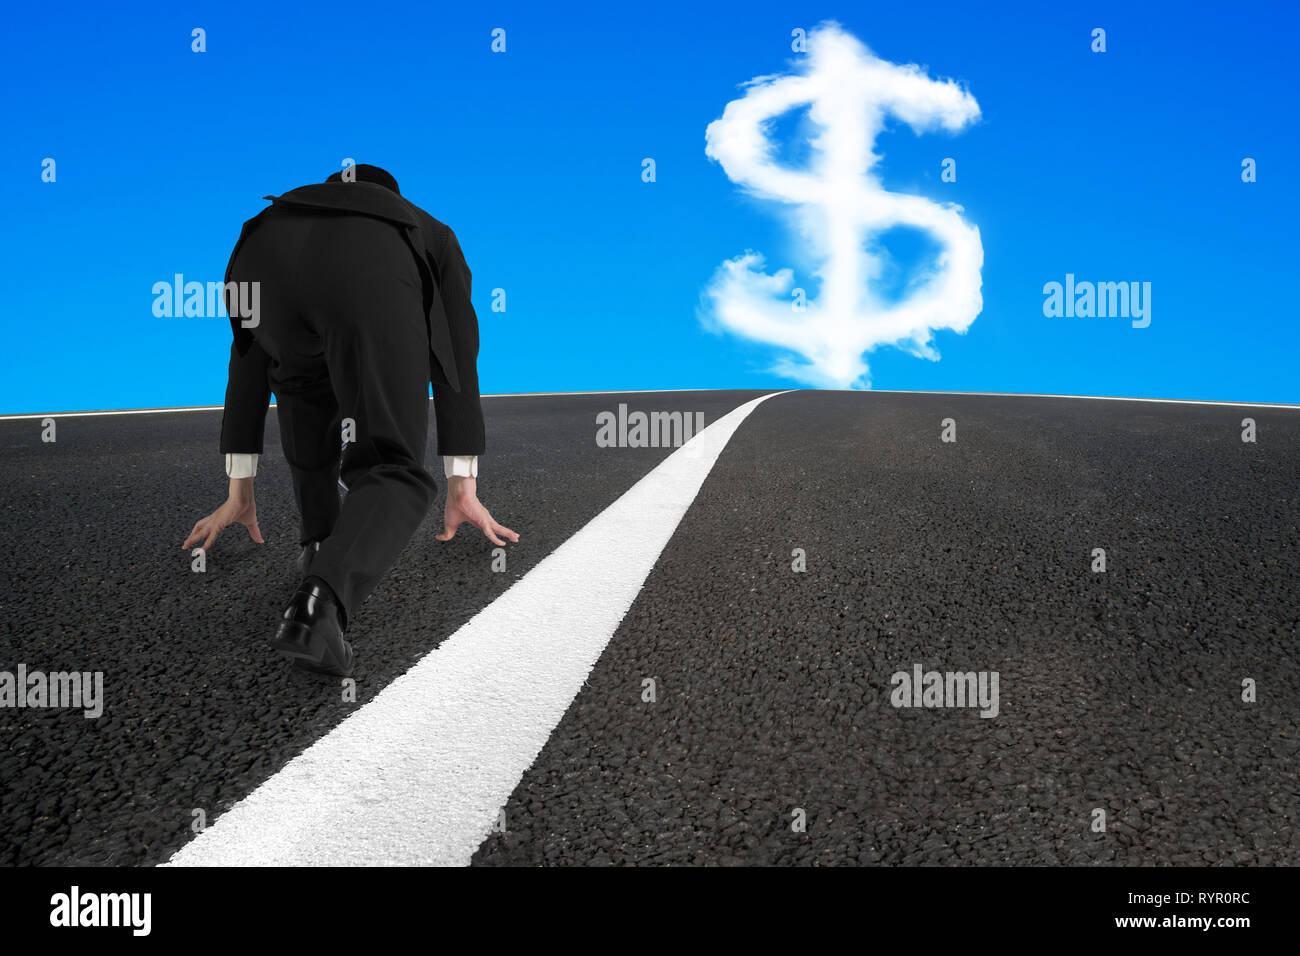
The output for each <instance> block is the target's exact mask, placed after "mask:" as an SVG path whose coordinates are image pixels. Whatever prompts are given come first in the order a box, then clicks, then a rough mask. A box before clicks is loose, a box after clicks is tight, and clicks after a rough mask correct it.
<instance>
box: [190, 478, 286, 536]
mask: <svg viewBox="0 0 1300 956" xmlns="http://www.w3.org/2000/svg"><path fill="white" fill-rule="evenodd" d="M236 521H238V522H239V523H240V524H242V525H243V526H244V527H245V528H247V529H248V536H249V537H250V538H252V539H253V540H254V541H256V542H257V543H258V544H265V543H266V542H265V541H264V540H263V539H262V531H261V529H260V528H258V527H257V503H256V502H255V501H254V500H253V479H252V478H231V479H230V497H229V498H227V499H226V503H225V504H223V505H222V506H221V507H220V508H218V509H217V510H216V511H214V512H212V514H210V515H208V516H207V517H206V518H200V519H199V520H198V523H197V524H195V525H194V530H193V531H191V532H190V536H189V537H188V538H186V539H185V543H184V544H183V545H181V548H182V549H187V548H189V547H190V546H191V545H192V544H193V543H194V542H195V541H199V540H202V541H203V544H202V548H203V550H204V551H207V550H209V549H210V548H211V547H212V542H214V541H216V540H217V535H219V534H221V532H222V531H224V530H225V529H226V527H228V526H229V525H232V524H234V523H235V522H236Z"/></svg>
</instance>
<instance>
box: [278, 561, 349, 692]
mask: <svg viewBox="0 0 1300 956" xmlns="http://www.w3.org/2000/svg"><path fill="white" fill-rule="evenodd" d="M344 627H345V615H344V613H343V612H342V610H340V608H339V606H338V602H337V601H335V599H334V592H333V591H331V590H330V587H329V585H328V584H326V583H325V582H324V581H322V580H321V579H320V578H314V577H313V578H308V579H307V580H305V581H303V583H302V584H300V585H299V586H298V590H297V592H296V593H295V594H294V596H293V599H292V600H291V601H290V602H289V606H288V607H287V608H285V609H284V615H283V616H282V617H281V618H280V626H279V627H278V628H277V629H276V632H275V637H274V639H272V641H271V646H272V647H274V648H275V649H276V650H277V651H279V652H280V653H281V654H283V655H285V656H286V657H289V658H291V659H292V660H293V663H294V666H295V667H300V668H302V669H303V670H309V671H315V672H316V673H319V674H335V675H337V676H339V677H347V676H348V675H349V674H351V673H352V667H353V664H354V663H355V661H356V658H355V657H354V655H353V653H352V645H351V644H349V643H348V642H347V641H345V640H344V639H343V629H344Z"/></svg>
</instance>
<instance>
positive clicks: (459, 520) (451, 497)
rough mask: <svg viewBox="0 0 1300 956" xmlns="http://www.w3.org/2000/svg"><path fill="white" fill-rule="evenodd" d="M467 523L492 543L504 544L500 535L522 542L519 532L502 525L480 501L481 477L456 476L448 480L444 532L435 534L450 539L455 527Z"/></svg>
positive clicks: (516, 542) (443, 539) (454, 534)
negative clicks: (479, 479)
mask: <svg viewBox="0 0 1300 956" xmlns="http://www.w3.org/2000/svg"><path fill="white" fill-rule="evenodd" d="M466 522H468V523H469V524H472V525H473V526H474V527H476V528H478V529H479V530H480V531H482V532H483V534H484V536H485V537H486V538H487V539H488V540H489V541H491V542H492V543H493V544H500V545H504V544H505V542H504V541H502V540H501V538H500V537H498V535H501V536H504V537H506V538H508V539H510V540H511V541H512V542H514V543H515V544H518V543H519V535H517V534H515V533H514V532H513V531H511V530H510V529H509V528H507V527H506V526H505V525H503V524H498V523H497V522H496V521H495V520H494V519H493V517H492V515H490V514H489V513H488V510H487V509H486V508H484V507H483V505H482V503H481V502H480V501H479V500H478V479H477V478H466V477H455V478H448V479H447V506H446V508H445V509H444V510H443V517H442V524H443V530H442V534H436V535H434V537H435V538H437V539H438V540H439V541H450V540H451V539H452V538H454V537H455V536H456V529H457V528H459V527H460V526H461V525H462V524H465V523H466Z"/></svg>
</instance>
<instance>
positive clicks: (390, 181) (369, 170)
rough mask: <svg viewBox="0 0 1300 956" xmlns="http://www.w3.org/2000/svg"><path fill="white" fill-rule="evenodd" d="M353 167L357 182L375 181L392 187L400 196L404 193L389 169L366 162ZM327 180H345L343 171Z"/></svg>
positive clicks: (330, 181) (328, 181) (385, 186)
mask: <svg viewBox="0 0 1300 956" xmlns="http://www.w3.org/2000/svg"><path fill="white" fill-rule="evenodd" d="M353 169H355V170H356V174H357V182H359V183H375V184H376V185H379V186H383V187H384V188H385V189H391V190H392V191H393V192H395V193H397V195H399V196H400V195H402V191H401V190H400V189H398V188H397V180H396V179H394V178H393V175H392V173H390V172H389V171H388V170H386V169H380V168H379V167H378V166H367V165H366V164H365V163H357V164H356V166H354V167H353ZM325 182H327V183H341V182H343V171H342V170H339V171H338V172H337V173H334V174H333V175H332V176H330V178H329V179H327V180H325Z"/></svg>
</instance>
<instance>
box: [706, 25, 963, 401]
mask: <svg viewBox="0 0 1300 956" xmlns="http://www.w3.org/2000/svg"><path fill="white" fill-rule="evenodd" d="M807 50H808V52H807V54H806V56H805V57H804V58H803V59H802V60H801V62H800V63H799V65H798V67H797V70H796V72H794V73H791V74H787V75H782V76H760V77H757V78H755V79H753V80H750V81H749V82H748V83H746V84H744V88H745V94H744V96H742V97H741V98H739V99H737V100H733V101H732V102H730V103H728V104H727V106H726V108H725V109H724V110H723V112H722V116H721V117H720V118H719V119H717V120H714V121H713V122H712V123H710V124H709V126H708V128H707V129H706V130H705V142H706V146H705V153H706V154H707V155H708V156H709V158H711V159H714V160H716V161H717V162H718V163H720V164H721V166H722V169H723V171H724V172H725V173H726V174H727V176H728V178H730V179H731V180H732V181H733V182H735V183H737V184H739V185H740V186H742V187H743V188H745V189H746V190H748V191H749V192H750V193H752V194H753V195H755V196H757V197H759V198H762V199H770V200H775V201H777V202H780V203H783V204H786V205H787V206H788V207H789V208H788V212H789V213H790V221H791V224H792V225H793V226H794V227H795V228H796V229H797V230H798V233H799V236H800V239H801V247H802V249H803V251H804V252H806V254H807V257H808V261H809V262H810V263H811V269H812V273H813V274H814V275H815V276H816V277H817V279H818V281H819V289H818V295H817V297H816V299H815V300H814V299H813V298H811V297H808V299H807V302H806V306H805V308H804V309H803V311H799V310H797V309H795V308H793V307H792V301H793V300H792V293H793V290H794V287H795V286H794V273H793V271H792V270H791V269H781V270H779V271H778V272H777V273H776V274H775V275H768V274H767V273H766V272H764V271H763V268H762V267H763V264H764V259H763V256H762V255H761V254H760V253H758V252H755V251H753V250H747V251H746V252H745V254H744V255H742V256H739V257H737V258H734V259H729V260H727V261H726V262H724V263H723V264H722V265H721V266H720V267H719V268H718V270H717V272H716V273H715V274H714V276H713V278H712V279H711V280H710V282H709V284H708V286H707V288H706V290H705V292H704V296H703V305H704V315H705V317H706V319H713V320H715V321H716V322H717V323H718V324H720V325H721V326H722V327H723V328H724V329H726V330H728V331H731V332H734V333H736V334H738V335H741V336H744V337H746V338H750V339H754V340H757V341H760V342H767V343H770V344H772V345H775V346H778V347H779V348H781V349H784V350H786V352H787V353H793V356H792V357H785V358H782V359H780V360H779V361H778V363H777V365H776V367H775V369H774V371H776V372H779V373H780V374H782V375H785V376H787V377H790V378H794V379H796V380H799V381H803V382H807V383H809V384H812V385H816V386H819V387H829V388H850V387H869V385H870V380H869V369H868V367H867V363H866V361H865V358H864V356H865V353H867V352H869V351H871V350H872V349H874V348H876V347H877V346H880V345H897V346H899V347H901V348H904V349H906V350H908V351H910V352H911V353H913V354H915V355H918V356H921V357H924V358H928V359H932V360H937V359H938V358H939V354H938V352H936V351H935V349H934V347H933V345H932V334H933V332H934V331H935V330H937V329H952V330H953V331H956V332H965V331H966V330H967V328H969V327H970V324H971V323H972V322H973V321H975V317H976V316H978V315H979V313H980V309H981V308H982V306H983V300H982V298H981V296H980V284H981V283H980V270H981V268H982V267H983V265H984V247H983V246H982V245H981V243H980V234H979V230H978V229H977V228H976V227H975V226H973V225H971V224H970V223H968V222H966V221H965V220H964V219H963V218H962V216H961V211H962V210H961V207H960V206H957V205H955V204H953V203H937V202H932V201H930V200H928V199H926V198H924V197H921V196H912V195H907V194H904V193H896V192H889V191H887V190H885V189H884V188H883V186H882V185H881V181H880V177H879V175H878V174H877V172H876V167H877V165H878V164H879V161H880V159H881V157H880V156H879V155H877V154H876V152H875V149H874V147H875V140H876V137H877V136H878V135H879V134H880V132H881V130H882V128H883V127H884V123H885V118H886V116H887V115H893V116H895V117H897V118H898V119H900V120H902V121H903V122H905V123H907V124H908V125H909V126H911V127H912V129H913V130H915V131H916V132H917V133H918V134H919V133H922V132H929V131H932V130H943V131H946V132H949V133H955V132H958V131H960V130H961V129H962V128H963V127H965V126H967V125H969V124H971V123H973V122H974V121H975V120H976V119H978V118H979V112H980V110H979V105H978V104H977V103H976V102H975V99H974V97H972V96H971V95H970V93H968V92H967V91H966V90H964V89H962V88H961V87H960V86H959V85H958V84H957V83H956V82H954V81H953V80H934V79H931V78H930V77H928V76H926V75H925V73H924V72H923V71H922V70H921V68H920V67H918V66H916V65H914V64H909V65H906V66H900V65H898V64H896V63H889V62H887V61H885V60H882V59H880V58H879V57H877V56H875V55H874V54H873V53H872V52H871V51H870V50H868V49H867V48H866V47H865V46H864V45H863V44H862V43H861V42H860V41H859V40H857V39H856V38H855V37H853V36H852V35H850V34H849V33H847V32H845V31H844V30H843V29H842V28H841V27H840V26H839V24H837V23H834V22H832V21H828V22H825V23H822V24H820V25H819V26H818V27H816V28H815V29H814V30H812V31H811V32H810V33H809V35H808V41H807ZM805 105H806V106H808V119H809V121H810V122H811V124H812V126H813V127H815V129H816V135H814V136H812V137H811V138H810V140H809V142H810V145H811V148H812V152H811V156H812V158H811V159H810V161H809V163H808V165H807V168H806V169H794V168H790V167H787V166H782V165H779V164H777V163H776V162H774V161H773V159H772V155H773V149H774V147H773V144H772V143H771V141H770V139H769V136H768V127H769V126H770V123H771V121H772V120H774V119H775V118H777V117H779V116H782V115H784V114H786V113H788V112H790V111H791V110H793V109H797V108H800V107H803V106H805ZM895 227H911V228H914V229H917V230H921V231H922V232H924V233H926V234H927V235H929V236H930V237H932V238H933V239H934V240H936V241H937V243H938V245H939V252H938V253H937V255H935V256H934V258H933V262H932V264H931V265H929V266H928V267H927V268H925V269H922V270H919V271H918V273H917V275H915V276H914V277H913V279H912V280H911V281H910V282H909V283H908V285H907V288H906V291H905V293H904V295H903V296H902V297H894V298H893V299H892V300H889V299H887V298H886V297H884V296H882V295H880V294H877V293H875V292H873V289H872V283H873V280H878V279H879V278H880V277H881V275H882V273H883V269H884V267H885V265H886V264H887V261H888V256H887V254H886V253H885V252H884V251H883V250H882V249H881V248H879V247H878V246H876V247H874V248H873V244H872V243H871V241H870V240H871V238H872V237H873V236H874V235H876V234H879V233H881V232H883V231H885V230H888V229H891V228H895Z"/></svg>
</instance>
